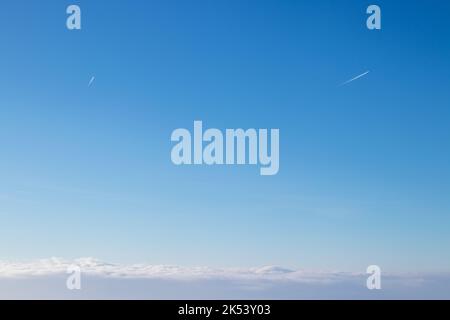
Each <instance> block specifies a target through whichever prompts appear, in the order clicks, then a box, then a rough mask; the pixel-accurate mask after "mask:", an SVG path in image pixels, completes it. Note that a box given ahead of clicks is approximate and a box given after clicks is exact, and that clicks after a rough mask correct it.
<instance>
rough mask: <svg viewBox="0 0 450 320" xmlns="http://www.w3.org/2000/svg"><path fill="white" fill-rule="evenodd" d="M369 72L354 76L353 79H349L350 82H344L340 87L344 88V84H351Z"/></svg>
mask: <svg viewBox="0 0 450 320" xmlns="http://www.w3.org/2000/svg"><path fill="white" fill-rule="evenodd" d="M369 72H370V71H366V72H364V73H361V74H360V75H359V76H356V77H354V78H351V79H350V80H347V81H345V82H344V83H342V84H341V85H340V86H345V85H346V84H349V83H350V82H353V81H355V80H357V79H359V78H361V77H364V76H365V75H366V74H368V73H369Z"/></svg>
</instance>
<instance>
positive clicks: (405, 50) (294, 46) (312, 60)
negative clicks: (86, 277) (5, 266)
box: [0, 0, 450, 271]
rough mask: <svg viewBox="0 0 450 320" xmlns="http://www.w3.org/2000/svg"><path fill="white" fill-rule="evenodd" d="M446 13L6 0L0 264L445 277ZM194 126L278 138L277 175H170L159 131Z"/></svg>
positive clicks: (390, 6)
mask: <svg viewBox="0 0 450 320" xmlns="http://www.w3.org/2000/svg"><path fill="white" fill-rule="evenodd" d="M372 3H376V4H378V5H380V6H381V9H382V19H383V20H382V30H381V31H369V30H368V29H367V28H366V25H365V23H366V17H367V15H366V13H365V11H366V8H367V6H368V5H369V4H372ZM69 4H78V5H80V6H81V9H82V30H81V31H68V30H67V29H66V27H65V23H66V17H67V15H66V13H65V10H66V7H67V6H68V5H69ZM449 16H450V3H449V2H448V1H376V2H367V1H311V2H310V3H306V1H275V0H270V1H269V0H267V1H256V0H252V1H247V0H239V1H238V0H230V1H222V0H220V1H206V0H195V1H173V0H169V1H167V0H164V1H32V2H31V1H24V0H15V1H3V2H2V4H1V8H0V38H1V42H0V43H1V44H0V70H1V72H0V88H1V93H0V150H1V151H0V259H9V260H24V259H35V258H42V257H50V256H58V257H66V258H74V257H80V256H93V257H96V258H99V259H103V260H107V261H115V262H126V263H132V262H147V263H156V264H159V263H161V264H182V265H207V266H224V267H227V266H236V267H238V266H258V265H267V264H275V265H283V266H286V267H294V268H310V269H338V270H347V271H351V270H358V271H361V270H365V268H366V267H367V266H368V265H369V264H377V265H379V266H381V267H382V269H383V270H391V271H445V270H449V269H450V254H449V246H450V196H449V194H450V182H449V181H450V152H449V150H450V148H449V141H450V128H449V123H450V103H449V101H450V90H449V89H450V59H449V57H450V41H449V39H450V25H449V24H448V21H449ZM366 70H370V73H369V74H368V75H366V76H365V77H363V78H361V79H359V80H357V81H355V82H352V83H351V84H348V85H346V86H339V84H340V83H342V82H344V81H346V80H348V79H350V78H352V77H354V76H356V75H358V74H361V73H363V72H365V71H366ZM92 76H95V78H96V80H95V81H94V83H93V85H92V86H91V87H88V83H89V80H90V79H91V77H92ZM194 120H203V122H204V125H205V127H215V128H221V129H225V128H240V127H242V128H279V129H280V172H279V174H278V175H276V176H272V177H263V176H260V175H259V170H258V168H256V167H252V166H229V167H227V166H216V167H208V166H197V167H195V166H181V167H176V166H174V165H173V164H172V163H171V161H170V150H171V147H172V145H173V144H172V143H171V142H170V134H171V132H172V130H174V129H176V128H180V127H185V128H189V129H191V128H192V125H193V121H194Z"/></svg>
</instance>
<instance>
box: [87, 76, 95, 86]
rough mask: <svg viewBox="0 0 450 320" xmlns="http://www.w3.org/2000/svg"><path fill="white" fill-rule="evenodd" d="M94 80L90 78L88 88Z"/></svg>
mask: <svg viewBox="0 0 450 320" xmlns="http://www.w3.org/2000/svg"><path fill="white" fill-rule="evenodd" d="M94 80H95V77H92V78H91V80H90V81H89V84H88V88H89V87H90V86H91V85H92V83H93V82H94Z"/></svg>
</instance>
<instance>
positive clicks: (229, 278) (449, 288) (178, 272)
mask: <svg viewBox="0 0 450 320" xmlns="http://www.w3.org/2000/svg"><path fill="white" fill-rule="evenodd" d="M71 265H77V266H78V267H80V268H81V272H82V273H81V279H82V281H81V283H82V288H81V290H74V291H71V290H68V289H67V287H66V279H67V277H68V276H69V274H67V270H68V267H69V266H71ZM367 276H368V275H366V274H365V273H345V272H316V271H304V270H290V269H286V268H282V267H276V266H266V267H262V268H228V269H220V268H209V267H179V266H171V265H146V264H134V265H119V264H111V263H105V262H102V261H99V260H97V259H93V258H81V259H76V260H73V261H70V260H64V259H59V258H51V259H43V260H37V261H32V262H0V299H449V298H450V273H449V274H384V273H383V274H382V289H381V290H368V289H367V288H366V279H367Z"/></svg>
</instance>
